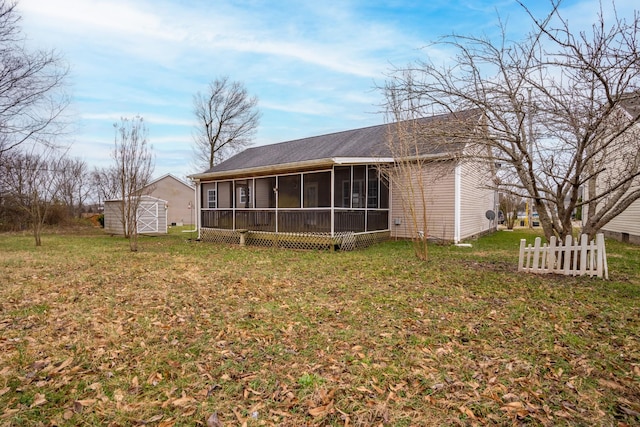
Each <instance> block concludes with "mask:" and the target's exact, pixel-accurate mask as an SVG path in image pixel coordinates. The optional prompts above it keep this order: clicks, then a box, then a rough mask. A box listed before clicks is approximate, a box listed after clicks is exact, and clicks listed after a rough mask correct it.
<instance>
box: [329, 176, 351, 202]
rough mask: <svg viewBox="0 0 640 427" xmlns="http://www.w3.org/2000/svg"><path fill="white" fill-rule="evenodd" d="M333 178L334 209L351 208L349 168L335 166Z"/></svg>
mask: <svg viewBox="0 0 640 427" xmlns="http://www.w3.org/2000/svg"><path fill="white" fill-rule="evenodd" d="M333 171H334V172H333V173H334V176H335V186H336V188H335V189H334V194H335V196H334V201H333V205H334V206H335V207H336V208H350V207H351V167H350V166H336V167H335V168H334V170H333Z"/></svg>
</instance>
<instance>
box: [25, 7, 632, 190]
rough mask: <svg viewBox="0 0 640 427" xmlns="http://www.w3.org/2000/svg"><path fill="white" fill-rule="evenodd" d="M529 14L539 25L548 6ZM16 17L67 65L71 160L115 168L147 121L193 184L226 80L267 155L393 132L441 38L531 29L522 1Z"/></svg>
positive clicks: (590, 11)
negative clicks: (252, 107) (325, 137)
mask: <svg viewBox="0 0 640 427" xmlns="http://www.w3.org/2000/svg"><path fill="white" fill-rule="evenodd" d="M603 1H605V3H604V7H605V10H606V9H607V8H609V9H610V8H611V3H610V2H609V3H606V0H603ZM634 2H635V0H618V1H617V2H616V8H617V9H618V12H619V13H620V11H623V13H624V11H625V10H633V8H635V5H634V4H633V3H634ZM524 3H525V4H526V5H527V7H529V8H530V9H531V11H532V12H533V13H534V14H535V15H536V16H538V17H544V16H545V15H546V12H548V10H549V7H550V6H549V5H550V3H549V2H548V1H546V0H524ZM562 5H563V6H562V7H563V8H564V9H565V11H566V12H565V13H564V15H565V16H567V17H569V18H570V20H571V22H572V23H579V24H582V25H589V24H590V23H592V22H593V20H594V19H595V17H596V15H595V13H596V12H597V10H598V9H599V6H598V1H597V0H565V1H563V3H562ZM18 11H19V13H20V14H21V15H22V28H23V32H24V33H25V36H26V37H27V40H28V44H29V46H30V47H31V48H33V49H55V50H56V51H57V52H59V53H60V54H62V56H63V57H64V58H65V61H66V62H67V64H68V65H69V69H70V72H69V78H68V81H67V87H66V90H67V92H68V93H69V95H70V97H71V104H70V106H69V109H68V111H67V116H68V118H69V120H70V123H72V126H71V127H70V129H71V130H70V132H69V134H67V135H65V137H64V138H65V141H64V143H66V144H68V145H70V150H69V153H70V155H72V156H74V157H78V158H81V159H83V160H84V161H86V162H87V164H88V165H89V166H90V168H93V167H106V166H109V165H111V163H112V160H111V157H110V153H111V151H112V149H113V146H114V138H115V133H114V126H113V125H114V123H116V122H119V121H120V119H121V118H123V117H124V118H132V117H134V116H137V115H139V116H142V117H143V119H144V122H145V123H146V126H147V128H148V132H149V135H148V136H149V142H150V144H151V145H152V149H153V153H154V155H155V173H154V177H160V176H162V175H164V174H167V173H171V174H173V175H175V176H176V177H179V178H183V179H185V178H186V176H187V175H189V174H192V173H196V172H201V171H202V170H201V169H198V168H197V167H195V165H194V155H193V148H192V147H193V134H194V131H195V128H196V121H195V116H194V114H193V97H194V95H195V94H196V93H198V92H205V91H206V89H207V86H208V84H209V83H210V82H212V81H213V80H215V79H216V78H219V77H221V76H228V77H229V79H230V80H232V81H239V82H241V83H242V84H243V85H244V86H245V88H246V89H247V92H248V93H249V95H251V96H256V97H257V98H258V108H259V110H260V112H261V114H262V116H261V120H260V125H259V127H258V129H257V133H256V135H255V138H254V141H253V143H254V145H264V144H270V143H275V142H282V141H289V140H294V139H298V138H304V137H308V136H314V135H322V134H327V133H332V132H338V131H342V130H348V129H356V128H360V127H366V126H372V125H379V124H382V123H384V121H385V116H384V113H383V108H382V107H381V105H382V103H383V102H384V99H383V95H382V92H381V91H380V90H379V89H377V88H379V87H381V86H382V85H384V82H385V79H386V78H387V76H388V75H389V74H390V73H391V72H392V70H393V69H395V68H398V67H404V66H407V65H408V64H410V63H413V62H415V61H417V60H423V59H426V58H430V59H431V60H433V61H434V62H436V63H442V64H446V63H449V62H450V61H451V60H452V53H451V52H447V51H446V50H443V49H441V48H436V47H434V46H433V45H432V42H434V41H437V40H438V38H439V37H441V36H444V35H448V34H451V33H457V34H464V35H476V36H479V35H487V36H489V37H492V36H495V35H496V34H497V33H498V31H499V30H498V24H499V22H500V21H502V22H503V23H506V25H507V29H508V32H509V35H510V37H513V39H514V40H517V39H520V38H522V37H523V36H524V35H525V33H526V32H527V31H528V30H529V29H530V28H531V22H530V19H529V18H528V17H527V15H526V13H525V11H524V10H523V8H522V7H521V6H520V5H519V4H518V3H517V2H516V1H514V0H387V1H376V0H323V1H299V0H278V1H276V0H271V1H268V0H264V1H261V0H135V1H131V0H19V1H18Z"/></svg>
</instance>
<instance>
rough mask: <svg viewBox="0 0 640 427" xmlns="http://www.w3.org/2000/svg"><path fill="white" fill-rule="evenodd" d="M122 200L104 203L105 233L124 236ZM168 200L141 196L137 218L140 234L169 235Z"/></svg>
mask: <svg viewBox="0 0 640 427" xmlns="http://www.w3.org/2000/svg"><path fill="white" fill-rule="evenodd" d="M123 203H124V202H123V201H122V200H107V201H105V202H104V231H105V232H106V233H109V234H117V235H124V234H125V233H124V226H123V221H122V204H123ZM167 207H168V203H167V201H166V200H162V199H158V198H157V197H152V196H147V195H144V196H140V203H139V205H138V211H137V213H136V217H137V219H138V223H137V226H138V234H166V233H167Z"/></svg>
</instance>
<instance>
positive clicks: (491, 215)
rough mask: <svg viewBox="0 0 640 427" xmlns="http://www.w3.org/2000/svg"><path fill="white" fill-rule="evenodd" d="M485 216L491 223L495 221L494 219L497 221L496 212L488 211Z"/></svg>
mask: <svg viewBox="0 0 640 427" xmlns="http://www.w3.org/2000/svg"><path fill="white" fill-rule="evenodd" d="M484 216H485V217H486V218H487V219H488V220H489V221H493V220H494V219H496V213H495V212H494V211H492V210H491V209H489V210H488V211H486V212H485V213H484Z"/></svg>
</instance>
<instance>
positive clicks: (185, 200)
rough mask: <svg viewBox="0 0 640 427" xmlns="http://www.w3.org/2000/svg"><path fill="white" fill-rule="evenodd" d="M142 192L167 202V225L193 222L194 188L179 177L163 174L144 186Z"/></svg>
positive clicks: (190, 223) (191, 223)
mask: <svg viewBox="0 0 640 427" xmlns="http://www.w3.org/2000/svg"><path fill="white" fill-rule="evenodd" d="M142 194H145V195H148V196H152V197H156V198H158V199H162V200H165V201H166V202H167V206H168V210H167V221H168V224H169V225H193V224H194V223H195V192H194V188H193V187H192V186H191V185H189V184H187V183H186V182H184V181H182V180H181V179H178V178H176V177H175V176H173V175H171V174H166V175H163V176H161V177H160V178H157V179H155V180H153V181H151V182H150V183H149V184H148V185H147V186H146V187H144V188H143V189H142Z"/></svg>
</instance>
